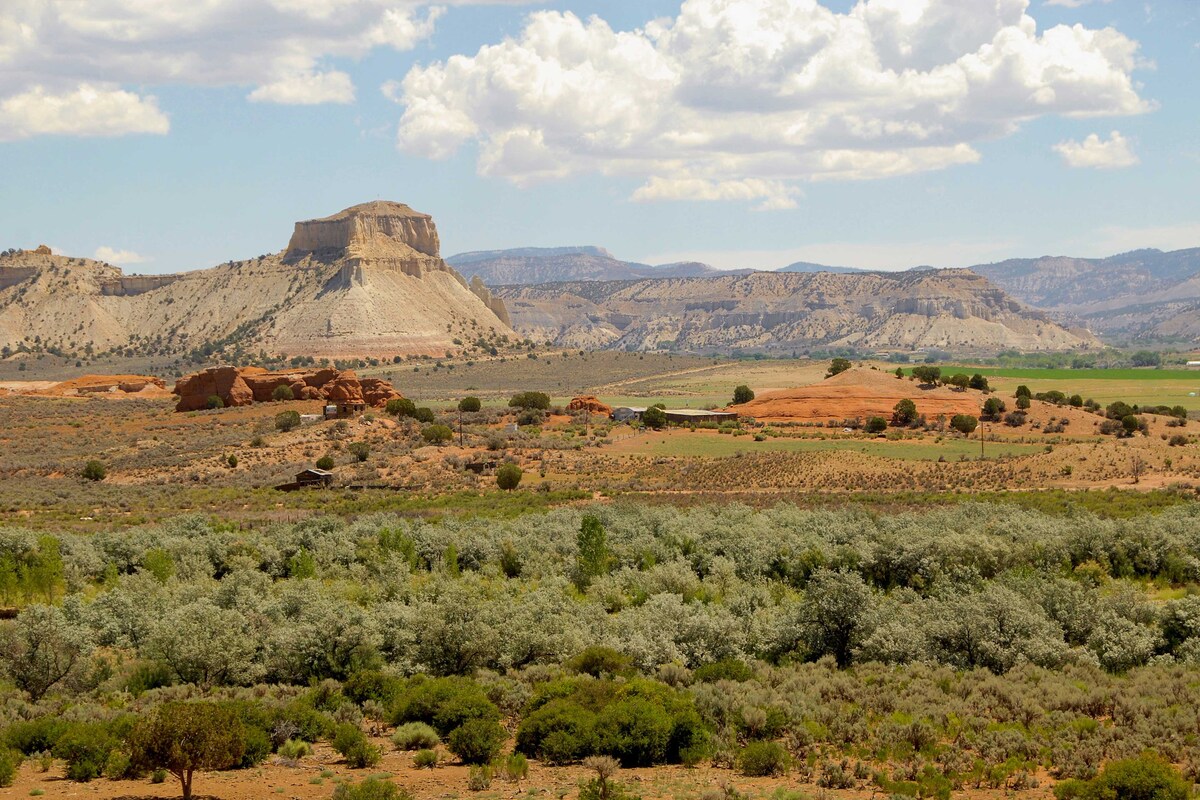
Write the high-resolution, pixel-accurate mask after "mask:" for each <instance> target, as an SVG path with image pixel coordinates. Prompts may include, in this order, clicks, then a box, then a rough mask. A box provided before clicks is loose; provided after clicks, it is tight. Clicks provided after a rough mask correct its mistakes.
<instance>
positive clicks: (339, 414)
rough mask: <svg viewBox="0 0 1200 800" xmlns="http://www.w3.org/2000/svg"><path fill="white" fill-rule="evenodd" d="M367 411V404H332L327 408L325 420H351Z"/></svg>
mask: <svg viewBox="0 0 1200 800" xmlns="http://www.w3.org/2000/svg"><path fill="white" fill-rule="evenodd" d="M366 410H367V404H366V403H337V404H334V403H330V404H329V405H327V406H325V419H350V418H351V417H356V416H358V415H359V414H362V413H364V412H365V411H366Z"/></svg>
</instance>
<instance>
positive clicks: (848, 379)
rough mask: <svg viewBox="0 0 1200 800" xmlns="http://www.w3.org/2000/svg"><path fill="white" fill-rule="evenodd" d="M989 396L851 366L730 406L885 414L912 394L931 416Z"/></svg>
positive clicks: (759, 412) (793, 418)
mask: <svg viewBox="0 0 1200 800" xmlns="http://www.w3.org/2000/svg"><path fill="white" fill-rule="evenodd" d="M985 397H986V396H985V395H984V393H983V392H979V391H975V390H972V389H965V390H961V391H960V390H958V389H952V388H950V387H947V386H938V387H933V386H922V385H920V384H918V383H917V382H916V381H912V380H909V379H906V378H897V377H896V376H895V375H891V374H889V373H886V372H881V371H878V370H873V369H852V370H848V371H846V372H843V373H842V374H840V375H835V376H834V377H832V378H828V379H826V380H824V381H821V382H820V383H815V384H813V385H811V386H802V387H798V388H795V389H784V390H782V391H776V392H766V393H764V394H762V395H760V396H759V397H756V398H755V399H754V400H751V401H750V402H749V403H743V404H742V405H737V406H732V407H731V408H730V409H729V410H730V411H736V412H737V413H739V414H741V415H743V416H747V417H753V418H754V419H757V420H761V421H763V422H803V421H827V420H835V421H840V420H844V419H854V418H855V417H858V418H863V419H865V418H867V417H883V418H884V419H887V418H890V417H891V415H892V409H893V408H895V406H896V404H897V403H899V402H900V401H901V400H905V399H908V400H912V401H913V402H914V403H916V404H917V413H919V414H924V415H925V416H926V417H928V418H929V419H933V418H935V417H937V416H939V415H941V416H947V417H951V416H954V415H955V414H973V415H978V414H979V409H980V407H982V405H983V401H984V399H985Z"/></svg>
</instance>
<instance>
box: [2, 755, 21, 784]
mask: <svg viewBox="0 0 1200 800" xmlns="http://www.w3.org/2000/svg"><path fill="white" fill-rule="evenodd" d="M22 760H23V758H22V756H21V753H20V752H19V751H17V750H13V749H11V748H8V747H5V748H0V787H4V786H12V785H13V781H14V780H16V778H17V769H18V768H19V767H20V766H21V761H22Z"/></svg>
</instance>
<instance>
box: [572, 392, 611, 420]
mask: <svg viewBox="0 0 1200 800" xmlns="http://www.w3.org/2000/svg"><path fill="white" fill-rule="evenodd" d="M567 411H587V412H588V413H591V414H603V415H604V416H606V417H607V416H608V415H609V414H611V413H612V407H611V406H608V405H605V404H604V403H601V402H600V401H599V400H598V399H596V398H595V397H592V396H591V395H590V394H589V395H584V396H583V397H576V398H573V399H572V400H571V402H570V403H569V404H568V405H567Z"/></svg>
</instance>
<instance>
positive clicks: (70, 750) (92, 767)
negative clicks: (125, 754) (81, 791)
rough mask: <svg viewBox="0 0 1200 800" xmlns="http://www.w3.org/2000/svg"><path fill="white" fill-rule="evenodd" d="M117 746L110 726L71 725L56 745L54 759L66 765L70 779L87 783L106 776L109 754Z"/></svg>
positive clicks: (83, 723) (91, 723) (86, 723)
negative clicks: (105, 768)
mask: <svg viewBox="0 0 1200 800" xmlns="http://www.w3.org/2000/svg"><path fill="white" fill-rule="evenodd" d="M117 744H118V742H117V738H116V737H115V736H114V735H113V734H112V733H111V732H110V731H109V729H108V726H107V725H104V724H102V723H98V722H80V723H76V724H74V725H71V726H70V728H68V730H67V731H66V733H64V734H63V735H62V737H61V738H60V739H59V740H58V742H57V743H56V744H55V745H54V755H55V757H56V758H61V759H63V760H64V761H66V762H67V777H68V778H70V779H71V780H73V781H80V782H87V781H90V780H92V779H94V778H99V777H100V776H101V775H103V774H104V767H105V765H106V764H107V763H108V757H109V754H110V753H112V751H113V750H114V749H115V748H116V747H117Z"/></svg>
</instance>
